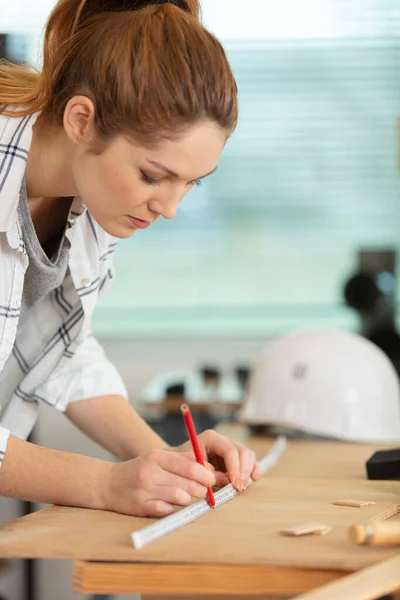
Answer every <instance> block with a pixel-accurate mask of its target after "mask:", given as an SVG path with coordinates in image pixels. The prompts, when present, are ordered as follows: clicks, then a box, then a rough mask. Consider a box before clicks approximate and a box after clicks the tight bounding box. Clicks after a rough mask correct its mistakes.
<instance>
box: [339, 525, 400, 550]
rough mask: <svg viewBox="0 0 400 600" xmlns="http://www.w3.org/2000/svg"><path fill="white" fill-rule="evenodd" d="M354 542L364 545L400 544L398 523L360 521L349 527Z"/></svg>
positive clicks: (399, 526)
mask: <svg viewBox="0 0 400 600" xmlns="http://www.w3.org/2000/svg"><path fill="white" fill-rule="evenodd" d="M349 535H350V539H351V541H352V542H353V543H354V544H358V545H366V546H397V545H399V546H400V523H390V522H382V523H361V524H358V525H352V526H351V527H350V528H349Z"/></svg>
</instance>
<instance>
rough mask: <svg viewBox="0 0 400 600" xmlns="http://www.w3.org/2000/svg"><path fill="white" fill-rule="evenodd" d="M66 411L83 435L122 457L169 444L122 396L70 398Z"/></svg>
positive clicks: (132, 456)
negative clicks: (76, 399)
mask: <svg viewBox="0 0 400 600" xmlns="http://www.w3.org/2000/svg"><path fill="white" fill-rule="evenodd" d="M66 414H67V417H68V418H69V419H70V421H72V423H74V425H75V426H76V427H77V428H78V429H80V430H81V431H82V432H83V433H84V434H85V435H87V436H88V437H89V438H90V439H92V440H93V441H94V442H96V443H97V444H99V445H100V446H102V447H103V448H105V449H106V450H108V451H109V452H111V454H113V455H114V456H116V457H118V458H120V459H122V460H129V459H131V458H135V457H136V456H139V454H143V453H145V452H148V451H150V450H154V449H164V448H168V444H166V443H165V442H164V440H162V438H160V436H159V435H157V434H156V433H155V432H154V431H153V430H152V429H151V427H149V426H148V425H147V423H145V421H144V420H143V419H142V418H141V417H140V416H139V415H138V414H137V413H136V412H135V411H134V410H133V408H132V407H131V405H130V404H129V403H128V402H126V400H125V399H124V398H123V397H122V396H100V397H98V398H89V399H87V400H80V401H78V402H71V404H69V405H68V407H67V411H66Z"/></svg>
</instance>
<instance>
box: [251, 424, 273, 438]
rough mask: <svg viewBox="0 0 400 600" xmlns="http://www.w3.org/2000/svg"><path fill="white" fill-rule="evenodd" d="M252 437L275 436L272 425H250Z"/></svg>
mask: <svg viewBox="0 0 400 600" xmlns="http://www.w3.org/2000/svg"><path fill="white" fill-rule="evenodd" d="M248 428H249V430H250V433H251V435H254V436H258V435H259V436H270V435H272V434H273V427H272V426H271V425H248Z"/></svg>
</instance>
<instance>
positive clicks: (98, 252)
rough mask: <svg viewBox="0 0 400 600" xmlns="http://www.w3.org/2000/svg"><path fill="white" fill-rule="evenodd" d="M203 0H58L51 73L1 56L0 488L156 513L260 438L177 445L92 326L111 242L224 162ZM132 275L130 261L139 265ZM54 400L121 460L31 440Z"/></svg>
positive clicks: (223, 78)
mask: <svg viewBox="0 0 400 600" xmlns="http://www.w3.org/2000/svg"><path fill="white" fill-rule="evenodd" d="M198 13H199V6H198V3H197V1H196V0H175V1H170V2H165V1H164V2H160V1H158V2H154V1H153V2H151V1H148V2H145V1H143V0H142V1H140V0H136V1H135V0H131V1H130V2H129V1H126V0H115V1H112V0H86V1H85V0H60V1H59V2H58V4H57V5H56V6H55V8H54V10H53V12H52V14H51V15H50V18H49V21H48V23H47V27H46V33H45V40H44V61H43V69H42V71H41V72H40V73H34V72H32V71H29V70H27V69H25V68H23V67H16V66H12V65H7V64H3V65H2V66H0V136H1V137H0V161H1V162H0V276H1V288H0V404H1V405H2V427H1V429H0V457H1V459H2V466H1V469H0V493H1V494H2V495H6V496H12V497H17V498H25V499H29V500H32V501H40V502H45V503H56V504H66V505H70V506H82V507H89V508H98V509H106V510H113V511H117V512H121V513H127V514H132V515H138V516H160V515H166V514H168V513H170V512H172V511H173V509H174V506H176V505H178V506H185V505H187V504H188V503H189V502H190V501H191V497H193V496H194V497H203V496H204V495H205V493H206V487H207V486H211V485H218V486H221V485H225V484H226V483H227V482H228V478H229V480H230V481H232V482H233V484H234V485H235V486H236V487H237V488H238V489H239V490H242V489H244V488H245V487H246V482H247V480H248V478H249V477H252V478H253V479H254V480H255V479H257V477H258V476H259V466H258V463H257V462H256V460H255V456H254V453H253V452H251V451H250V450H248V449H247V448H245V447H243V446H242V445H240V444H238V443H235V442H232V441H230V440H228V439H226V438H224V437H223V436H221V435H218V434H217V433H215V432H213V431H206V432H204V433H202V434H201V435H200V436H199V438H200V442H201V444H202V447H203V450H204V452H205V454H206V455H207V458H208V461H209V462H210V463H211V465H212V466H213V467H214V469H215V471H212V470H211V469H209V468H205V467H202V466H200V465H199V464H197V463H196V462H195V461H194V459H193V456H192V453H191V452H190V446H189V444H184V445H183V446H180V447H179V448H169V447H167V445H166V444H165V443H164V442H163V441H162V440H161V439H160V438H159V437H158V436H157V435H156V434H155V433H154V432H153V431H152V430H151V429H150V428H149V427H148V426H147V425H146V424H145V423H144V422H143V420H142V419H141V418H140V417H139V416H138V415H137V414H136V413H135V412H134V411H133V410H132V408H131V407H130V405H129V403H128V402H127V401H126V391H125V388H124V385H123V383H122V381H121V379H120V377H119V375H118V374H117V372H116V370H115V369H114V367H113V366H112V365H111V364H110V363H109V362H108V361H107V359H106V358H105V356H104V353H103V351H102V350H101V348H100V347H99V345H98V343H97V342H96V341H95V339H94V338H93V337H92V335H91V324H90V323H91V316H92V312H93V309H94V307H95V305H96V302H97V299H98V297H99V294H100V292H102V291H103V290H104V289H105V287H106V286H107V284H108V283H109V282H110V280H111V279H112V277H113V268H112V263H111V257H112V253H113V251H114V249H115V246H116V240H117V239H119V238H127V237H130V236H131V235H133V234H134V233H135V232H136V231H137V230H138V229H145V228H146V227H148V226H149V225H150V224H151V223H152V222H154V221H156V220H157V219H158V218H160V217H164V218H167V219H171V218H173V217H174V216H175V213H176V210H177V206H178V204H179V202H180V201H181V200H182V199H183V197H184V196H185V194H186V193H187V191H188V190H189V189H190V188H191V186H193V185H194V184H196V183H199V182H200V180H201V179H202V178H203V177H205V176H207V175H208V174H209V173H211V172H212V171H214V170H215V169H216V167H217V163H218V159H219V156H220V153H221V151H222V149H223V147H224V145H225V142H226V140H227V138H228V137H229V135H230V134H231V132H232V131H233V129H234V127H235V125H236V120H237V91H236V85H235V81H234V78H233V76H232V73H231V71H230V68H229V65H228V62H227V60H226V57H225V55H224V52H223V50H222V48H221V46H220V44H219V42H218V41H217V40H216V39H215V38H214V37H213V36H212V35H211V34H210V33H209V32H208V31H206V30H205V29H204V28H203V27H202V25H201V24H200V23H199V20H198V16H199V15H198ZM132 276H133V277H134V273H133V274H132ZM40 401H43V402H46V403H48V404H50V405H52V406H54V407H55V408H57V409H59V410H61V411H65V413H66V415H67V417H68V418H69V419H70V420H71V421H72V422H73V423H74V424H75V425H76V426H77V427H78V428H79V429H80V430H82V431H83V432H84V433H85V434H87V435H88V436H89V437H90V438H92V439H93V440H95V441H96V442H97V443H99V444H100V445H102V446H103V447H104V448H106V449H107V450H108V451H110V452H111V453H113V454H114V455H115V456H117V457H119V458H120V459H122V462H119V463H112V462H106V461H102V460H96V459H92V458H88V457H83V456H78V455H75V454H71V453H66V452H59V451H55V450H51V449H47V448H43V447H39V446H36V445H33V444H30V443H28V442H27V441H25V440H26V439H27V437H28V435H29V433H30V431H31V429H32V427H33V424H34V422H35V419H36V412H37V405H38V403H39V402H40Z"/></svg>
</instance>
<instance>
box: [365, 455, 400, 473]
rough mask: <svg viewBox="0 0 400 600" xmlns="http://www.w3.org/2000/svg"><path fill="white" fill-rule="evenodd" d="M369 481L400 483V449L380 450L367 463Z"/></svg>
mask: <svg viewBox="0 0 400 600" xmlns="http://www.w3.org/2000/svg"><path fill="white" fill-rule="evenodd" d="M366 468H367V477H368V479H375V480H376V479H389V480H392V481H394V480H398V481H400V448H395V449H393V450H378V452H375V453H374V454H373V455H372V456H371V458H369V459H368V460H367V462H366Z"/></svg>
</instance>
